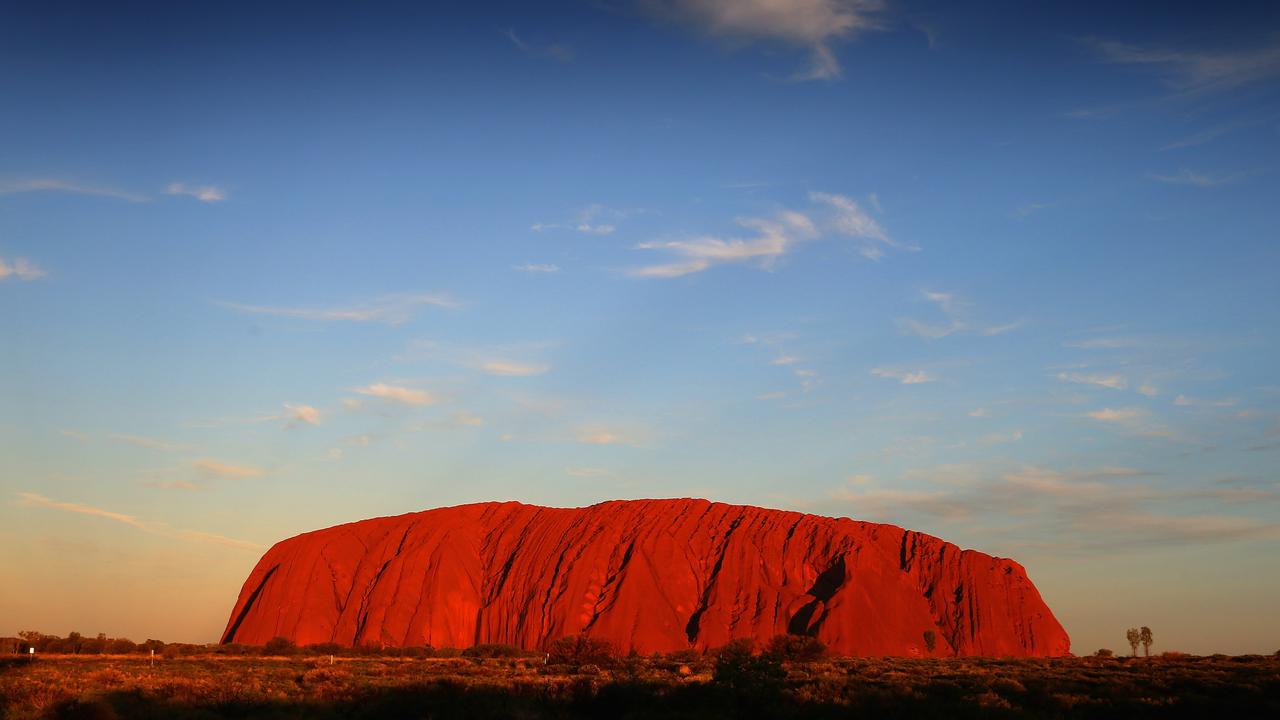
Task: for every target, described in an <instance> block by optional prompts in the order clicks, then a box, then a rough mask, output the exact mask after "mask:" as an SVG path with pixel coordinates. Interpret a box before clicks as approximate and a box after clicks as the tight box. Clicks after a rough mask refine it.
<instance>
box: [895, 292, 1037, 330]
mask: <svg viewBox="0 0 1280 720" xmlns="http://www.w3.org/2000/svg"><path fill="white" fill-rule="evenodd" d="M922 294H923V296H924V299H925V300H928V301H929V302H931V303H934V304H935V305H937V307H938V310H939V311H940V312H941V313H942V316H943V320H942V321H941V322H939V321H936V320H933V321H924V320H917V319H915V318H899V319H898V327H899V328H901V330H902V331H903V332H904V333H906V334H908V335H915V336H916V337H920V338H924V339H926V340H937V339H940V338H944V337H947V336H950V335H957V334H977V335H982V336H984V337H994V336H996V335H1003V334H1005V333H1008V332H1013V331H1014V330H1017V329H1018V328H1020V327H1022V325H1023V323H1022V321H1021V320H1018V321H1014V322H1008V323H1004V324H1001V325H985V324H982V323H978V322H975V321H974V320H973V319H972V314H973V313H972V304H971V303H969V302H968V301H966V300H964V299H963V298H961V297H959V296H957V295H955V294H953V293H946V292H935V291H932V290H925V291H923V293H922Z"/></svg>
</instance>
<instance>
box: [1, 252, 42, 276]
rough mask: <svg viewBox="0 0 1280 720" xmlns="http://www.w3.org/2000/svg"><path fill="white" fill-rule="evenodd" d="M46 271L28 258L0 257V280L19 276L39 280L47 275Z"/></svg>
mask: <svg viewBox="0 0 1280 720" xmlns="http://www.w3.org/2000/svg"><path fill="white" fill-rule="evenodd" d="M45 274H46V273H45V271H44V270H42V269H41V268H40V266H39V265H36V264H35V263H34V262H31V261H30V260H28V259H26V258H12V259H5V258H2V257H0V280H7V279H8V278H11V277H12V278H17V279H19V280H28V281H29V280H38V279H40V278H42V277H44V276H45Z"/></svg>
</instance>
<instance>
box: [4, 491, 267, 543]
mask: <svg viewBox="0 0 1280 720" xmlns="http://www.w3.org/2000/svg"><path fill="white" fill-rule="evenodd" d="M18 497H19V500H20V502H21V503H22V504H23V505H25V506H28V507H41V508H45V509H48V510H58V511H61V512H67V513H74V514H77V515H85V516H88V517H96V518H101V519H103V520H110V521H112V522H116V523H120V524H122V525H128V526H129V527H132V528H135V529H137V530H141V531H142V532H145V533H148V534H151V535H159V536H161V537H167V538H174V539H179V540H189V541H191V542H199V543H206V544H210V545H222V546H224V547H232V548H237V549H241V550H253V551H260V550H262V549H263V546H262V545H259V544H258V543H254V542H249V541H248V540H239V539H236V538H231V537H227V536H225V535H217V534H214V533H208V532H203V531H200V530H184V529H181V528H175V527H172V526H171V525H169V524H168V523H165V522H158V521H153V520H143V519H141V518H138V517H137V516H134V515H129V514H126V513H121V512H115V511H112V510H106V509H104V508H99V507H94V506H92V505H86V504H84V503H77V502H63V501H60V500H54V499H52V498H49V497H46V496H44V495H41V494H39V493H34V492H20V493H18Z"/></svg>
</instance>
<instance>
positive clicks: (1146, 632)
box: [1138, 625, 1152, 657]
mask: <svg viewBox="0 0 1280 720" xmlns="http://www.w3.org/2000/svg"><path fill="white" fill-rule="evenodd" d="M1138 641H1139V642H1141V643H1142V652H1143V654H1144V655H1146V656H1147V657H1151V641H1152V638H1151V628H1149V627H1147V626H1146V625H1143V626H1142V631H1141V632H1139V633H1138Z"/></svg>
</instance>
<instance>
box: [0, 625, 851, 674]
mask: <svg viewBox="0 0 1280 720" xmlns="http://www.w3.org/2000/svg"><path fill="white" fill-rule="evenodd" d="M735 646H736V647H737V648H738V649H739V650H740V649H741V647H742V641H736V642H735V643H730V645H729V646H726V648H724V649H728V648H730V647H735ZM32 648H34V649H35V652H36V653H54V654H64V655H129V654H143V655H150V654H151V652H152V651H154V652H155V654H156V655H159V656H162V657H186V656H193V655H223V656H267V657H275V656H302V657H319V656H327V655H337V656H340V657H393V658H394V657H399V658H455V657H464V658H544V659H545V660H546V661H547V662H549V663H551V664H567V665H585V664H596V665H601V666H604V665H608V664H610V663H611V662H613V661H616V660H618V659H620V658H621V657H622V654H621V653H619V652H618V651H617V649H616V648H615V647H614V646H613V645H611V644H610V643H608V642H606V641H603V640H597V639H594V638H589V637H585V636H581V635H573V636H569V637H564V638H561V639H559V640H555V641H553V642H551V643H550V644H548V646H547V647H546V649H545V650H526V649H523V648H518V647H515V646H513V645H502V644H497V643H485V644H481V645H474V646H472V647H469V648H453V647H440V648H437V647H431V646H430V645H421V646H411V647H378V646H372V645H364V646H358V647H346V646H343V645H339V644H337V643H318V644H315V645H302V646H298V645H295V644H294V642H293V641H292V640H290V639H288V638H283V637H277V638H273V639H271V640H268V641H267V642H266V644H264V645H242V644H239V643H229V644H225V645H223V644H217V643H210V644H193V643H166V642H164V641H162V640H154V639H148V640H146V641H144V642H140V643H138V642H134V641H133V640H130V639H129V638H112V637H107V636H106V634H104V633H98V635H97V636H96V637H86V636H84V635H81V634H80V633H78V632H72V633H70V634H69V635H67V636H66V637H59V636H57V635H48V634H45V633H41V632H37V631H34V630H28V631H24V632H20V633H18V636H17V637H7V638H0V652H5V653H16V654H28V653H29V651H30V650H31V649H32ZM724 649H721V650H724ZM755 650H756V651H757V652H759V653H762V654H764V655H768V656H771V657H775V658H777V659H778V660H801V661H808V660H817V659H819V658H822V657H824V656H825V655H826V654H827V650H826V647H825V646H824V645H823V644H822V643H821V642H820V641H819V640H817V639H816V638H812V637H806V636H797V635H779V636H777V637H775V638H773V639H772V640H771V641H769V642H768V643H765V644H763V645H762V646H760V647H758V648H755ZM718 652H721V651H714V652H712V653H709V654H712V655H714V654H717V653H718ZM702 656H703V653H701V652H699V651H697V650H678V651H675V652H672V653H666V654H665V655H664V656H663V657H666V658H668V659H671V660H674V661H678V662H694V661H696V660H697V659H699V658H701V657H702Z"/></svg>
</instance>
